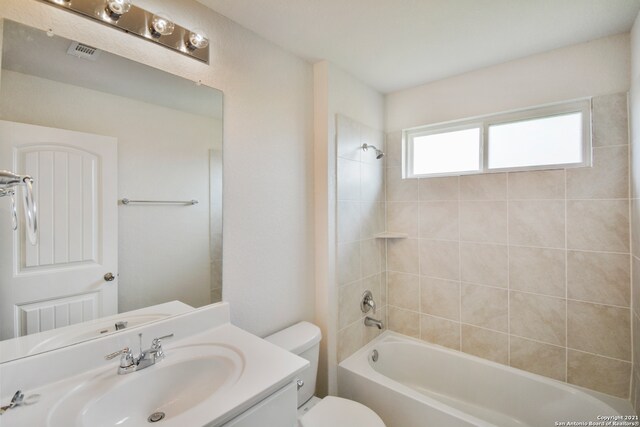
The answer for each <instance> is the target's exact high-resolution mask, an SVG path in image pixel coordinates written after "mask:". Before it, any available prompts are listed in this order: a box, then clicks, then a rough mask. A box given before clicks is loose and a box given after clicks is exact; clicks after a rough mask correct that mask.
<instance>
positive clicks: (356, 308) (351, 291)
mask: <svg viewBox="0 0 640 427" xmlns="http://www.w3.org/2000/svg"><path fill="white" fill-rule="evenodd" d="M362 292H363V287H362V281H360V280H358V281H357V282H353V283H349V284H347V285H344V286H340V287H339V288H338V329H344V328H345V327H347V326H349V325H350V324H351V323H353V322H355V321H356V320H358V319H360V318H361V317H362V311H361V310H360V301H361V299H362Z"/></svg>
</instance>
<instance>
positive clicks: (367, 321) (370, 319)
mask: <svg viewBox="0 0 640 427" xmlns="http://www.w3.org/2000/svg"><path fill="white" fill-rule="evenodd" d="M364 325H365V326H375V327H376V328H378V329H382V328H384V323H382V320H377V319H374V318H373V317H369V316H367V317H365V318H364Z"/></svg>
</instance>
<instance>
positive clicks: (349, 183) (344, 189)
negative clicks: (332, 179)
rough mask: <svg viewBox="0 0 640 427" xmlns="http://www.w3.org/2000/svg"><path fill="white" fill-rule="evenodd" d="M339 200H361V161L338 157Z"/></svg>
mask: <svg viewBox="0 0 640 427" xmlns="http://www.w3.org/2000/svg"><path fill="white" fill-rule="evenodd" d="M337 180H338V200H355V201H360V162H356V161H353V160H347V159H342V158H338V179H337Z"/></svg>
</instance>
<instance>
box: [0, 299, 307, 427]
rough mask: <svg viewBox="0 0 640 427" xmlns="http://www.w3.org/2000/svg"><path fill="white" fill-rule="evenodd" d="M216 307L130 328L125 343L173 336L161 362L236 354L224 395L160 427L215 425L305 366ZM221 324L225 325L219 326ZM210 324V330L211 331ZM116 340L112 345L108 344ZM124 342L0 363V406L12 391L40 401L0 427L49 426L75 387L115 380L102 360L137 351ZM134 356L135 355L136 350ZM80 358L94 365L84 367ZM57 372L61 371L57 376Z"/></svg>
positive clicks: (113, 366)
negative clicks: (211, 352) (179, 352)
mask: <svg viewBox="0 0 640 427" xmlns="http://www.w3.org/2000/svg"><path fill="white" fill-rule="evenodd" d="M219 307H220V308H218V309H217V310H218V311H217V312H215V313H208V312H207V310H212V309H213V310H214V311H215V310H216V308H215V306H214V307H206V308H204V309H198V310H194V312H192V313H187V314H184V315H181V316H177V317H176V318H173V319H167V320H164V321H160V322H155V323H154V324H152V325H149V327H148V328H136V330H135V332H136V334H135V336H133V332H131V333H129V334H128V337H126V338H127V339H128V341H131V340H132V339H133V340H134V341H137V332H139V331H143V332H144V333H145V334H144V336H145V337H146V338H148V339H151V338H152V337H154V336H160V335H162V334H166V333H167V332H169V333H170V332H171V331H176V332H174V333H175V334H176V336H175V338H174V339H172V340H167V341H165V343H164V345H163V347H164V349H165V353H166V359H165V360H167V361H168V360H170V358H171V350H172V348H177V347H183V346H189V345H197V344H218V345H224V346H227V347H229V348H230V349H232V350H234V351H235V352H237V353H238V354H239V355H240V356H241V358H242V359H243V365H242V366H243V369H242V373H241V374H240V376H239V378H238V380H237V381H236V382H235V383H234V384H233V385H232V386H230V387H229V388H227V389H225V391H224V393H218V394H215V395H213V396H212V397H211V398H208V399H206V400H204V401H202V402H200V403H198V404H197V405H195V406H194V407H192V408H191V409H190V410H188V411H186V412H184V413H181V414H178V415H176V416H174V417H167V419H165V420H163V421H162V422H161V425H162V426H165V427H172V426H179V427H196V426H204V425H212V426H214V425H215V426H217V425H221V424H223V423H224V422H226V421H229V420H231V419H232V418H233V417H235V416H237V415H238V414H240V413H242V412H243V411H245V410H246V409H248V408H250V407H251V406H253V405H255V404H256V403H258V402H260V401H261V400H262V399H264V398H266V397H267V396H269V395H270V394H272V393H273V392H275V391H277V390H278V389H280V388H282V387H283V386H285V385H286V384H288V383H289V382H291V381H292V380H294V379H295V377H296V375H297V374H299V373H300V372H301V371H302V370H303V369H305V368H306V367H307V366H308V365H309V363H308V362H307V361H306V360H304V359H302V358H300V357H298V356H296V355H294V354H292V353H289V352H287V351H285V350H283V349H281V348H279V347H277V346H275V345H273V344H270V343H268V342H267V341H265V340H263V339H260V338H258V337H256V336H254V335H252V334H250V333H248V332H246V331H244V330H242V329H240V328H238V327H236V326H233V325H231V324H230V323H228V305H226V304H221V305H220V306H219ZM220 310H222V312H221V311H220ZM225 310H226V314H225V312H224V311H225ZM221 313H222V314H221ZM211 314H213V317H212V316H211ZM194 316H195V317H194ZM225 318H226V319H225ZM205 319H208V321H207V322H206V323H205V324H208V325H209V328H208V329H204V330H202V329H203V328H202V327H198V328H194V327H193V325H199V326H200V325H202V323H203V321H204V320H205ZM225 320H227V321H226V322H225ZM212 324H213V327H211V325H212ZM193 329H201V330H199V331H196V333H191V334H190V333H189V330H193ZM116 339H117V342H113V341H114V340H116ZM127 339H125V337H123V336H119V337H117V338H115V337H105V338H104V339H97V340H93V341H91V342H86V343H83V344H79V345H77V346H73V347H67V348H65V349H61V350H56V351H52V352H49V353H45V354H41V355H37V356H33V357H29V358H25V359H21V360H17V361H14V362H9V363H4V364H0V393H1V397H2V404H7V403H8V402H9V400H10V399H11V396H12V395H13V393H14V392H15V390H17V389H18V388H20V389H21V390H22V391H23V392H24V393H25V395H26V396H30V395H32V394H40V399H39V401H38V402H37V403H36V404H33V405H30V406H22V407H18V408H14V409H11V410H9V411H7V412H6V413H5V414H4V415H2V416H0V426H2V427H5V426H6V427H9V426H11V427H22V426H24V427H31V426H43V427H44V426H51V425H52V424H51V421H50V419H49V414H50V412H51V411H52V409H54V408H55V406H56V405H57V404H58V403H59V402H60V401H62V399H63V398H64V397H65V396H66V395H68V394H69V393H71V392H72V391H73V390H74V389H75V388H77V387H78V386H79V385H80V384H83V383H85V382H86V381H87V380H88V379H90V378H92V377H95V376H96V375H101V374H105V373H106V374H107V375H108V372H109V371H112V372H113V375H114V376H117V367H118V358H116V359H114V360H112V361H109V362H106V361H105V360H104V359H103V357H104V355H105V354H107V353H109V352H112V351H115V350H118V349H120V348H123V347H124V346H127V345H128V346H130V347H131V348H133V349H137V348H138V346H137V345H131V344H129V343H126V344H125V345H123V344H122V343H123V340H124V341H127ZM103 341H108V342H103ZM145 343H146V341H145ZM75 347H77V348H75ZM134 353H137V350H136V351H134ZM86 358H91V359H95V360H92V361H91V362H90V363H86ZM93 362H95V363H93ZM162 363H165V361H162V362H159V363H158V364H157V365H155V366H151V367H149V368H146V369H144V370H141V371H139V372H133V373H129V374H126V375H122V376H120V377H122V378H124V377H129V376H133V375H141V374H143V373H145V372H146V374H147V375H149V374H152V372H153V370H154V369H161V364H162ZM74 367H75V368H77V369H74ZM59 370H62V371H66V372H57V371H59ZM25 375H26V376H25ZM38 377H40V379H39V378H38ZM149 392H150V393H152V392H153V390H149ZM130 401H131V404H132V405H135V403H136V396H131V399H130ZM76 419H77V420H78V421H77V423H76V424H74V425H77V426H80V425H82V424H81V421H80V419H79V417H76ZM65 427H66V426H65ZM68 427H73V426H68Z"/></svg>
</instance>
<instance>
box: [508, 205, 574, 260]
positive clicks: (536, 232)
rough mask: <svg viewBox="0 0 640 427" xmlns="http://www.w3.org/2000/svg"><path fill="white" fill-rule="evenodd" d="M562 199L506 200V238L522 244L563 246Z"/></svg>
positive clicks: (563, 213)
mask: <svg viewBox="0 0 640 427" xmlns="http://www.w3.org/2000/svg"><path fill="white" fill-rule="evenodd" d="M564 227H565V202H564V201H557V200H527V201H511V202H509V242H510V243H511V244H514V245H522V246H543V247H548V248H564V247H565V233H564V232H565V230H564Z"/></svg>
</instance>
